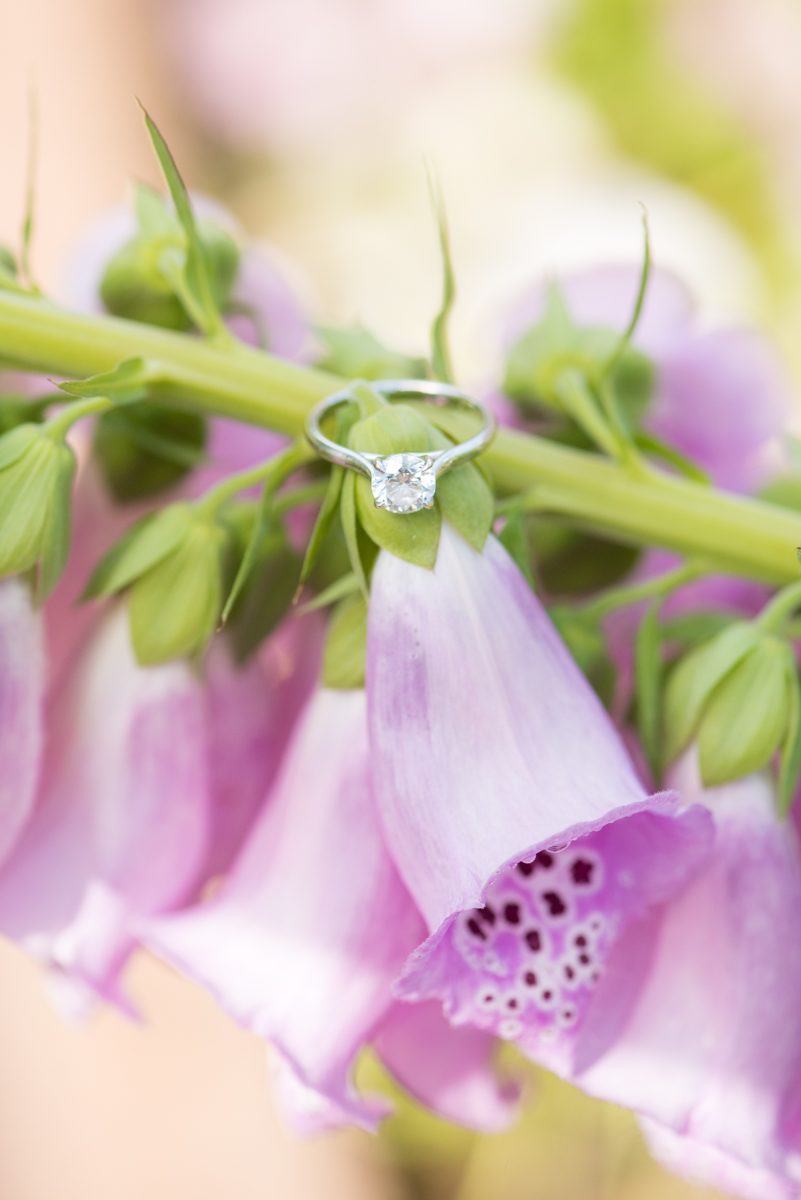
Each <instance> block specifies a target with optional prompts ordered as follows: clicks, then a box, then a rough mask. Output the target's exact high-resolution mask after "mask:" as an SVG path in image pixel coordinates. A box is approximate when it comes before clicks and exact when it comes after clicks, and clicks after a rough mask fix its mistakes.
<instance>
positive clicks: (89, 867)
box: [0, 610, 208, 999]
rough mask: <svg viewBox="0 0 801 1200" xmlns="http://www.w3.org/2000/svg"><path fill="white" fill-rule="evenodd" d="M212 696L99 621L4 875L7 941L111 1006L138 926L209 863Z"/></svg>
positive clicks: (112, 624) (120, 627)
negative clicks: (143, 656)
mask: <svg viewBox="0 0 801 1200" xmlns="http://www.w3.org/2000/svg"><path fill="white" fill-rule="evenodd" d="M203 732H204V727H203V697H202V691H201V689H200V687H199V684H198V683H197V681H196V680H195V679H194V677H193V675H192V673H191V671H190V670H189V668H188V667H186V666H184V665H180V664H172V665H169V666H165V667H158V668H156V669H152V670H145V669H142V668H140V667H138V666H137V664H136V663H135V662H134V659H133V656H132V653H131V649H130V645H129V641H128V631H127V623H126V619H125V614H124V612H123V611H121V610H117V611H115V612H112V613H110V614H109V615H108V616H107V617H105V618H104V620H103V622H102V623H101V625H100V626H99V627H98V629H97V631H96V632H95V634H94V635H93V638H92V640H91V643H90V644H89V646H88V647H87V648H86V651H85V653H84V655H83V656H82V658H81V660H80V663H79V665H78V667H77V668H76V669H75V670H74V671H73V672H72V673H71V674H70V675H69V676H68V678H67V679H66V681H65V683H64V686H63V688H62V689H61V692H60V694H59V696H58V697H57V698H56V700H55V701H54V705H53V712H52V719H51V730H50V735H49V739H48V745H47V753H46V759H45V769H44V774H43V778H42V782H41V785H40V792H39V796H38V800H37V806H36V810H35V813H34V816H33V817H32V819H31V821H30V822H29V824H28V826H27V828H26V831H25V834H24V836H23V838H22V839H21V840H20V842H19V843H18V844H17V847H16V849H15V852H14V854H13V855H12V857H11V858H10V859H9V861H8V862H7V864H6V866H5V869H4V870H3V872H2V873H0V930H2V932H3V933H5V934H6V935H7V936H9V937H11V938H14V939H15V940H17V941H18V942H20V944H22V945H23V946H24V947H25V948H27V949H28V950H30V951H31V953H33V954H34V955H36V956H37V957H39V958H41V959H43V960H44V961H45V962H47V963H48V964H50V965H51V966H53V967H55V968H57V969H59V970H61V971H62V972H65V973H66V974H68V975H70V976H72V977H73V978H74V979H76V980H78V981H79V983H82V984H85V985H86V986H87V987H89V988H91V989H94V990H95V991H97V992H99V993H100V994H101V995H104V996H106V997H108V998H112V999H113V998H116V997H117V996H118V995H119V993H118V988H117V976H118V974H119V971H120V969H121V966H122V965H123V963H124V961H125V959H126V957H127V955H128V953H129V952H130V949H131V948H132V945H133V934H132V925H133V923H134V922H135V921H136V920H137V919H140V918H141V917H142V916H144V915H149V914H152V913H154V912H160V911H163V910H164V909H168V908H171V907H173V906H175V905H176V904H178V903H180V902H181V901H182V900H183V899H184V898H185V896H186V895H187V894H188V892H189V891H190V890H191V888H192V886H193V885H194V883H195V880H196V877H197V873H198V871H199V868H200V865H201V863H202V862H203V860H204V858H205V856H206V849H207V846H206V839H207V833H208V800H207V783H206V766H205V760H204V751H203Z"/></svg>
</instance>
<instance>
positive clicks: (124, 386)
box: [58, 358, 163, 400]
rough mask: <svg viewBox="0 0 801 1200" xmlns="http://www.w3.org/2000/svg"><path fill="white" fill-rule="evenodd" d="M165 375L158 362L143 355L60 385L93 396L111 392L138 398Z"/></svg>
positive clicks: (69, 392) (64, 389) (76, 393)
mask: <svg viewBox="0 0 801 1200" xmlns="http://www.w3.org/2000/svg"><path fill="white" fill-rule="evenodd" d="M162 376H163V371H162V368H161V367H159V366H158V364H156V363H153V362H148V361H146V360H145V359H144V358H126V359H125V361H124V362H121V363H119V364H118V365H117V366H116V367H114V368H113V369H112V370H111V371H102V372H101V373H100V374H99V375H90V376H89V377H88V378H86V379H68V380H66V381H65V382H63V383H60V384H59V385H58V386H59V388H60V389H61V391H62V392H66V393H67V395H68V396H80V397H87V398H92V397H94V396H109V397H113V398H114V399H117V400H135V399H139V398H140V397H142V396H144V395H145V394H146V392H147V389H148V388H149V387H150V386H151V384H154V383H157V382H158V381H159V379H160V378H161V377H162Z"/></svg>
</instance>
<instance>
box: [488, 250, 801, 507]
mask: <svg viewBox="0 0 801 1200" xmlns="http://www.w3.org/2000/svg"><path fill="white" fill-rule="evenodd" d="M638 281H639V271H638V269H637V268H636V267H625V266H617V267H602V268H595V269H591V270H587V271H581V272H577V273H576V274H575V275H571V276H568V277H566V278H564V279H560V280H559V287H560V290H561V291H562V294H563V296H564V298H565V301H566V304H567V307H568V310H569V311H570V313H571V315H572V316H573V318H574V320H575V321H576V323H577V324H580V325H591V326H592V325H595V326H605V327H607V328H610V327H611V328H615V329H620V330H623V329H624V328H625V327H626V324H627V322H628V319H629V317H630V315H631V311H632V308H633V306H634V298H635V296H636V293H637V287H638ZM544 305H545V291H544V289H543V288H542V287H538V288H536V289H535V290H534V291H533V292H532V293H531V294H530V295H529V296H528V297H526V298H524V299H523V300H522V301H521V302H520V303H519V304H518V305H517V306H516V307H515V310H514V312H513V314H512V316H511V320H510V322H509V327H508V333H509V335H510V337H516V336H518V335H519V334H521V333H522V332H524V331H525V329H527V328H528V327H530V326H531V325H533V324H535V323H536V322H537V321H538V320H539V319H540V317H541V316H542V313H543V309H544ZM634 344H635V346H637V348H638V349H640V350H642V352H643V353H644V354H646V355H648V357H649V358H651V360H652V361H653V363H654V365H655V367H656V372H657V382H656V394H655V396H654V399H653V401H652V403H651V406H650V410H649V412H648V413H647V414H646V417H645V420H644V425H645V428H646V429H648V430H649V431H650V432H651V433H653V434H655V435H657V436H658V437H660V438H662V439H663V440H665V441H667V442H670V443H671V444H672V445H673V446H675V447H676V449H677V450H679V451H681V453H682V454H686V455H687V456H688V457H689V458H692V459H693V460H694V461H695V462H697V463H698V465H699V466H701V467H702V468H704V470H706V471H707V472H708V473H709V474H710V476H711V477H712V479H714V481H715V482H716V483H717V484H718V486H719V487H723V488H727V489H729V490H731V491H736V492H751V491H754V490H756V489H757V488H758V487H760V486H761V485H762V484H763V483H765V482H767V480H768V479H769V478H770V477H771V476H772V475H774V474H776V472H777V471H778V470H779V469H780V467H781V466H782V465H783V462H784V459H783V450H782V436H783V434H784V432H785V430H786V425H787V417H788V413H789V412H790V411H791V396H792V392H791V388H790V384H789V381H788V379H787V378H786V376H785V373H784V371H783V368H782V366H781V365H780V363H779V361H778V359H777V356H776V355H775V353H774V352H773V350H772V349H771V348H770V346H769V344H768V343H767V342H766V341H765V340H764V339H762V338H760V337H759V336H758V335H756V334H755V333H754V332H753V331H750V330H745V329H726V330H717V331H715V332H712V333H705V332H700V331H699V330H698V328H697V321H696V317H695V313H694V311H693V305H692V301H691V299H690V297H689V295H688V293H687V292H686V290H685V289H684V287H683V285H682V284H681V283H680V282H679V281H678V280H677V279H676V278H675V277H674V276H673V275H670V274H669V273H667V272H665V271H654V272H652V274H651V278H650V281H649V285H648V291H647V293H646V297H645V304H644V306H643V311H642V316H641V319H640V322H639V325H638V326H637V330H636V332H635V335H634ZM755 397H757V398H758V402H755Z"/></svg>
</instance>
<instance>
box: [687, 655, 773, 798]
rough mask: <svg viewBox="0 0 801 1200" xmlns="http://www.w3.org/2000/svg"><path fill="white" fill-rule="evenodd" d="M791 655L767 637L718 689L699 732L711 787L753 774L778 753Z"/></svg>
mask: <svg viewBox="0 0 801 1200" xmlns="http://www.w3.org/2000/svg"><path fill="white" fill-rule="evenodd" d="M787 653H788V647H787V646H786V645H785V644H784V643H782V642H779V641H778V640H777V639H775V638H763V639H762V640H761V641H760V642H758V643H757V645H755V646H754V647H752V649H751V650H750V651H749V652H748V653H747V654H746V655H745V656H744V657H743V658H742V659H741V660H740V661H739V662H738V663H737V665H736V666H735V667H734V669H733V670H732V671H730V672H729V673H728V674H727V675H726V676H725V677H724V679H723V680H722V681H721V682H720V683H719V684H718V686H717V687H716V688H715V689H714V691H713V692H712V694H711V696H710V698H709V700H708V702H707V704H706V705H705V708H704V712H703V716H702V718H701V724H700V726H699V732H698V759H699V766H700V770H701V778H702V780H703V782H704V785H705V786H706V787H718V786H720V785H721V784H724V783H729V782H730V781H732V780H735V779H742V778H743V777H744V776H746V775H751V774H753V773H754V772H755V771H759V770H761V769H762V768H763V767H764V766H766V765H767V764H768V763H769V762H770V760H771V758H772V757H773V755H774V754H775V753H776V751H777V749H778V748H779V746H780V744H781V742H782V739H783V738H784V736H785V731H786V725H787Z"/></svg>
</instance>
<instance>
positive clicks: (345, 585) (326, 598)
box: [300, 572, 361, 613]
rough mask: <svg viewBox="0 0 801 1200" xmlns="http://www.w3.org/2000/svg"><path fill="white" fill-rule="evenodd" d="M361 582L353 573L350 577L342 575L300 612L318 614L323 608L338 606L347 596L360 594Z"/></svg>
mask: <svg viewBox="0 0 801 1200" xmlns="http://www.w3.org/2000/svg"><path fill="white" fill-rule="evenodd" d="M360 591H361V588H360V586H359V580H358V579H357V578H356V576H355V575H354V574H353V573H352V572H351V573H350V574H349V575H341V576H340V578H339V579H335V580H334V582H333V583H330V584H329V585H328V587H327V588H323V590H322V591H321V592H319V593H318V594H317V595H316V596H315V597H314V599H313V600H309V601H308V603H306V604H304V605H303V607H302V609H301V610H300V611H301V612H302V613H310V612H318V611H319V610H320V609H321V608H328V607H329V606H330V605H332V604H338V603H339V601H340V600H344V599H345V598H346V597H347V596H352V595H353V594H354V592H360Z"/></svg>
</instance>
